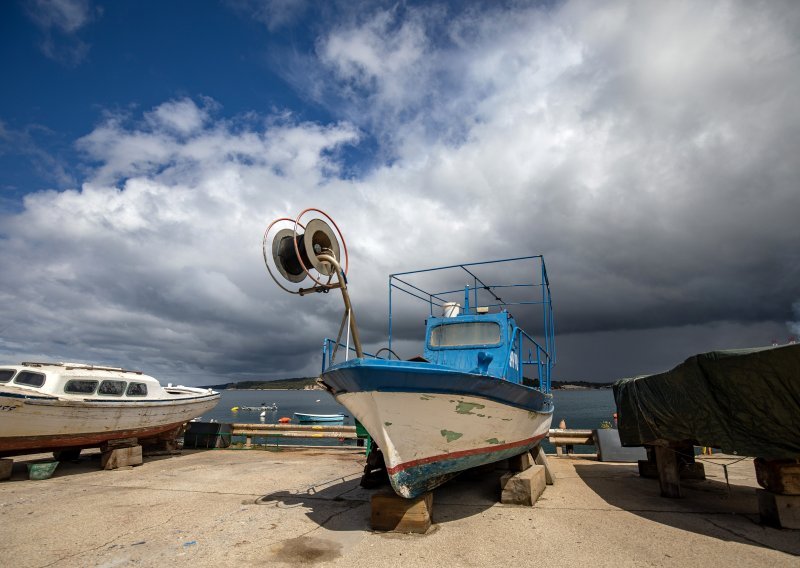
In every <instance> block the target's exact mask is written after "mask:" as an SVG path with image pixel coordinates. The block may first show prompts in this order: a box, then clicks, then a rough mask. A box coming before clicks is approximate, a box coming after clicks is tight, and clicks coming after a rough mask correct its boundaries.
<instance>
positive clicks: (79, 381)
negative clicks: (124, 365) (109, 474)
mask: <svg viewBox="0 0 800 568" xmlns="http://www.w3.org/2000/svg"><path fill="white" fill-rule="evenodd" d="M219 399H220V394H219V393H218V392H216V391H213V390H211V389H204V388H194V387H185V386H181V385H179V386H175V387H173V386H172V385H171V384H169V385H167V386H166V387H162V386H161V384H160V383H159V382H158V381H157V380H156V379H154V378H153V377H150V376H148V375H144V374H142V373H141V372H140V371H126V370H124V369H120V368H116V367H100V366H95V365H87V364H83V363H22V364H20V365H3V366H0V456H9V455H17V454H24V453H32V452H45V451H58V450H63V449H80V448H91V447H97V446H99V445H101V444H102V443H103V442H107V441H109V440H115V439H122V438H138V439H140V440H142V439H148V438H156V437H158V436H160V435H163V434H166V433H168V432H170V431H172V430H174V431H175V432H176V433H177V432H178V430H179V429H180V428H181V427H182V426H183V425H184V424H185V423H186V422H188V421H190V420H192V419H193V418H196V417H198V416H200V415H202V414H203V413H205V412H207V411H209V410H211V409H212V408H214V406H216V404H217V403H218V402H219Z"/></svg>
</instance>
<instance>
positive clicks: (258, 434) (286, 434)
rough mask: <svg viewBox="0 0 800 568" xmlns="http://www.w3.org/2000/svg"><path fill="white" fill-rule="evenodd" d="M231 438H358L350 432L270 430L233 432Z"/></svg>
mask: <svg viewBox="0 0 800 568" xmlns="http://www.w3.org/2000/svg"><path fill="white" fill-rule="evenodd" d="M231 435H232V436H248V437H253V438H309V439H310V438H338V439H349V440H355V439H356V438H357V437H358V436H356V435H355V434H354V433H351V432H339V431H333V432H309V431H305V432H290V431H282V432H278V431H271V430H234V431H233V432H232V434H231Z"/></svg>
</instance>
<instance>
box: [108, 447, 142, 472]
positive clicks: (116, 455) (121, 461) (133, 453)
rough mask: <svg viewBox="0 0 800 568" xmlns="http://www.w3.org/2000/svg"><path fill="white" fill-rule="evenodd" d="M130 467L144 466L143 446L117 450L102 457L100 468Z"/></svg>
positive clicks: (109, 451) (110, 451)
mask: <svg viewBox="0 0 800 568" xmlns="http://www.w3.org/2000/svg"><path fill="white" fill-rule="evenodd" d="M129 465H142V446H133V447H129V448H116V449H113V450H108V451H105V452H103V453H102V454H101V455H100V467H102V468H103V469H117V468H119V467H125V466H129Z"/></svg>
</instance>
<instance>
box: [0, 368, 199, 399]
mask: <svg viewBox="0 0 800 568" xmlns="http://www.w3.org/2000/svg"><path fill="white" fill-rule="evenodd" d="M0 385H2V386H5V387H10V388H13V389H14V390H16V391H17V392H19V393H24V392H30V393H31V395H38V396H48V395H49V396H56V397H68V398H69V397H80V398H82V399H101V400H103V399H108V400H126V399H127V400H152V399H160V398H163V397H164V396H165V395H173V396H174V395H181V394H187V395H189V394H195V395H196V394H197V390H196V389H187V388H186V387H182V386H178V387H173V386H172V385H169V386H168V387H166V388H165V387H162V386H161V384H160V383H159V382H158V381H157V380H156V379H154V378H153V377H151V376H149V375H145V374H142V372H141V371H127V370H125V369H122V368H118V367H98V366H95V365H87V364H84V363H22V364H20V365H9V366H4V367H0ZM192 391H194V392H192Z"/></svg>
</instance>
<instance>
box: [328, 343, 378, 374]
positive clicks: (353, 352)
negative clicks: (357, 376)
mask: <svg viewBox="0 0 800 568" xmlns="http://www.w3.org/2000/svg"><path fill="white" fill-rule="evenodd" d="M335 347H336V340H335V339H330V338H328V337H326V338H325V340H324V341H323V342H322V372H323V373H324V372H325V369H327V368H328V367H330V366H331V365H333V363H334V360H333V354H334V350H335V351H336V353H337V354H341V353H343V352H344V353H347V355H345V357H344V358H345V359H349V358H350V356H351V355H352V356H353V357H355V356H356V350H355V347H353V346H352V345H350V347H349V348H348V346H347V345H345V344H344V343H339V349H338V350H336V349H335ZM363 355H364V357H368V358H370V359H380V358H381V357H378V356H377V355H373V354H372V353H367V352H366V351H365V352H364V353H363Z"/></svg>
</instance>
